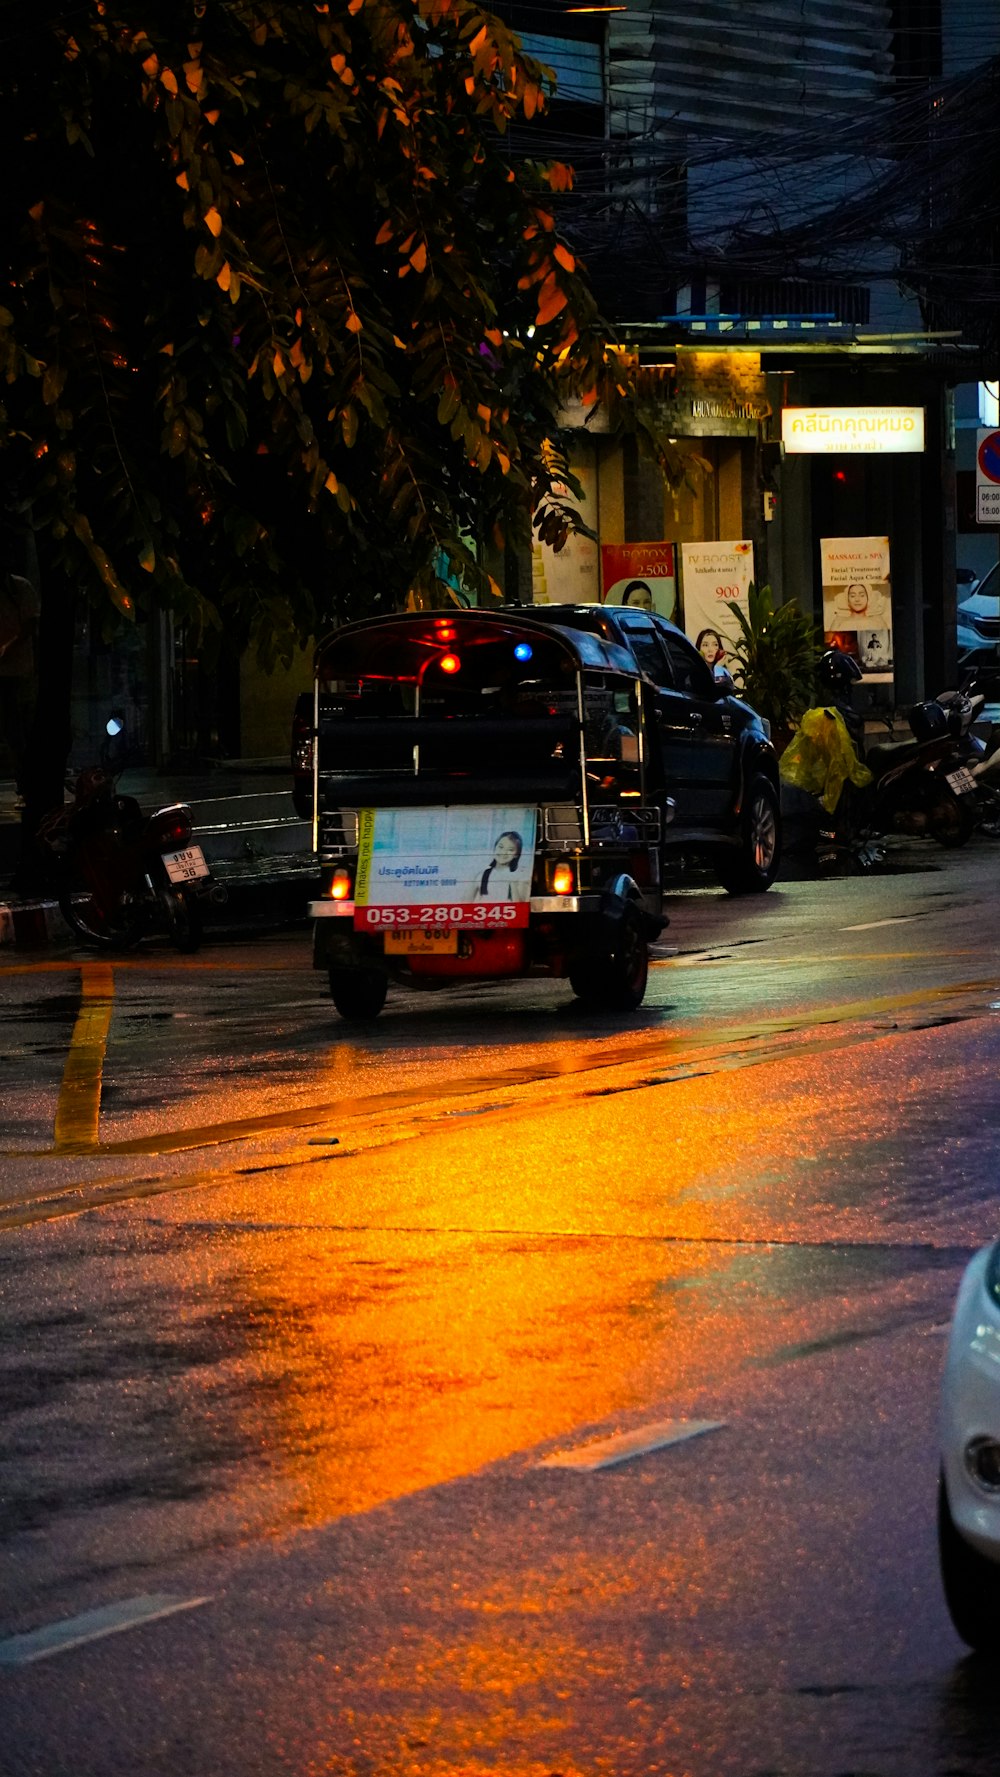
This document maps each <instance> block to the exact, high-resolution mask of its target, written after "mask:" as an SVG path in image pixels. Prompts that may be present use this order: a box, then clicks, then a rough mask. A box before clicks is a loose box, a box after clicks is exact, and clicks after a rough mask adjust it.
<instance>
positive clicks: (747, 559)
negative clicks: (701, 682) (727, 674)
mask: <svg viewBox="0 0 1000 1777" xmlns="http://www.w3.org/2000/svg"><path fill="white" fill-rule="evenodd" d="M752 579H753V544H752V542H750V541H749V539H748V538H741V539H740V540H739V541H738V542H735V543H682V544H681V596H682V598H683V601H684V633H685V635H687V636H689V637H690V639H691V641H692V642H693V643H694V645H695V647H696V648H698V649H699V651H700V652H701V654H702V655H703V656H704V658H705V659H706V660H707V662H708V664H709V666H710V667H713V668H715V667H722V668H727V669H729V670H731V669H732V665H733V660H732V653H731V648H732V643H733V642H734V641H735V640H736V638H737V637H738V635H739V633H740V625H739V622H738V620H737V618H736V617H735V616H734V615H733V606H734V605H739V606H740V607H741V608H742V610H743V611H747V610H748V609H749V606H750V582H751V580H752Z"/></svg>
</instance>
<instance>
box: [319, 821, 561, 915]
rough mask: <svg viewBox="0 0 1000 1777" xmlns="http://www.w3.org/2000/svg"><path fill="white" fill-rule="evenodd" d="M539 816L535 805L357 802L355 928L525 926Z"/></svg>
mask: <svg viewBox="0 0 1000 1777" xmlns="http://www.w3.org/2000/svg"><path fill="white" fill-rule="evenodd" d="M536 821H537V809H536V808H534V807H530V808H525V807H512V808H495V807H492V806H490V807H479V806H477V807H472V808H457V807H456V808H363V809H361V810H360V811H359V815H358V866H357V875H356V879H355V885H354V925H355V928H356V929H357V930H359V931H365V932H372V931H382V930H384V931H391V930H393V929H396V930H399V929H400V928H403V929H405V928H407V927H414V926H426V927H434V928H436V929H441V928H448V927H460V926H464V927H472V928H480V929H481V928H485V929H487V930H489V929H491V928H496V927H502V928H503V929H505V930H510V929H511V928H515V927H517V926H526V925H527V924H528V915H529V905H528V903H529V901H530V898H531V875H532V870H533V868H534V862H535V838H536V832H535V829H536Z"/></svg>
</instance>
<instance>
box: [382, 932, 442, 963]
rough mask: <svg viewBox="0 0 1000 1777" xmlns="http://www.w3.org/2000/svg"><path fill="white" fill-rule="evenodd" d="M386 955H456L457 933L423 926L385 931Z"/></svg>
mask: <svg viewBox="0 0 1000 1777" xmlns="http://www.w3.org/2000/svg"><path fill="white" fill-rule="evenodd" d="M385 954H386V956H457V955H458V933H457V932H434V931H425V930H424V928H423V926H406V927H405V928H404V930H403V931H401V932H386V934H385Z"/></svg>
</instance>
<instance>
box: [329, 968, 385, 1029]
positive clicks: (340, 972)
mask: <svg viewBox="0 0 1000 1777" xmlns="http://www.w3.org/2000/svg"><path fill="white" fill-rule="evenodd" d="M388 989H389V979H388V976H386V975H384V974H383V973H382V970H381V969H331V970H330V997H331V999H332V1000H333V1003H334V1005H335V1006H336V1008H337V1011H338V1012H339V1013H340V1016H341V1018H346V1019H347V1022H348V1023H349V1024H370V1023H371V1022H372V1020H373V1019H374V1018H377V1017H378V1015H379V1013H380V1012H381V1010H382V1007H383V1006H384V1005H385V996H386V993H387V992H388Z"/></svg>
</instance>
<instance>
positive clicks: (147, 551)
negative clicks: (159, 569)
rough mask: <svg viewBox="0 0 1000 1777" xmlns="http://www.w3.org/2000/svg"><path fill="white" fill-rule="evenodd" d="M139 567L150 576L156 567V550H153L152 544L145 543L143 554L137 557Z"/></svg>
mask: <svg viewBox="0 0 1000 1777" xmlns="http://www.w3.org/2000/svg"><path fill="white" fill-rule="evenodd" d="M139 566H140V568H145V570H146V573H147V574H151V573H152V572H153V569H154V568H155V567H156V550H155V549H154V548H153V545H152V543H147V544H146V546H145V548H144V549H143V552H142V554H141V555H140V557H139Z"/></svg>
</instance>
